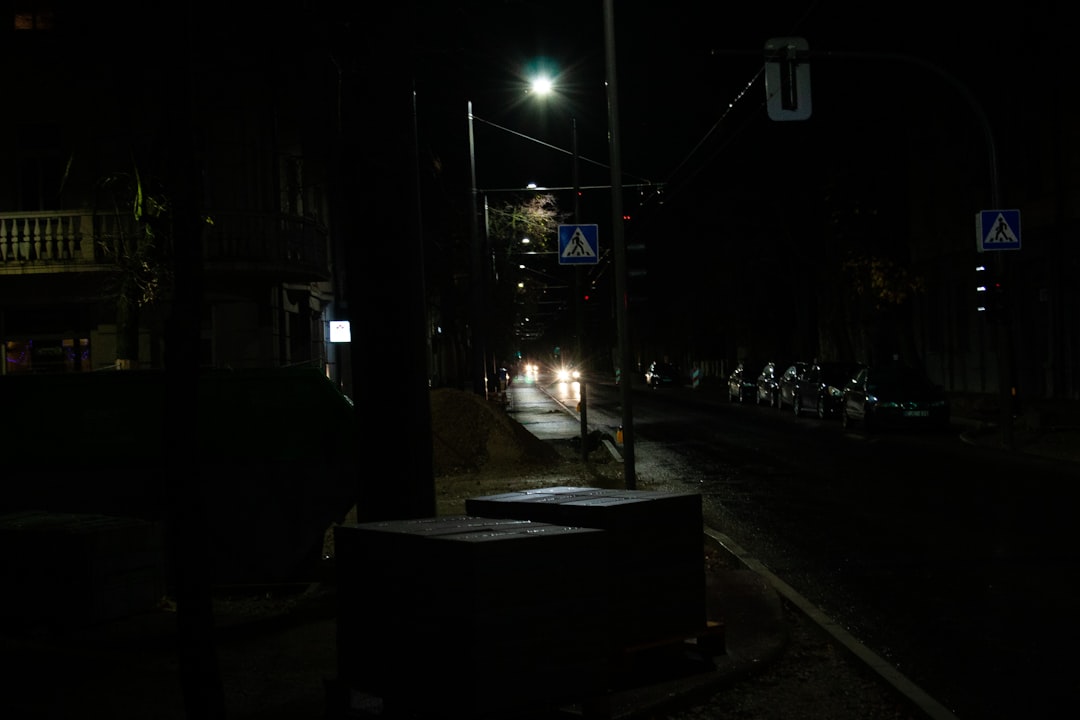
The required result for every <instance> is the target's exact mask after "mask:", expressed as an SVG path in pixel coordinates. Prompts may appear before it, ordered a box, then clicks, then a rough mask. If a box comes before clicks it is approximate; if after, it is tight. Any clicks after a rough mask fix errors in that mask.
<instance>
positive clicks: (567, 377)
mask: <svg viewBox="0 0 1080 720" xmlns="http://www.w3.org/2000/svg"><path fill="white" fill-rule="evenodd" d="M580 379H581V372H580V371H579V370H578V369H577V368H572V367H568V366H566V365H563V366H562V367H560V368H556V370H555V380H556V381H557V382H577V381H578V380H580Z"/></svg>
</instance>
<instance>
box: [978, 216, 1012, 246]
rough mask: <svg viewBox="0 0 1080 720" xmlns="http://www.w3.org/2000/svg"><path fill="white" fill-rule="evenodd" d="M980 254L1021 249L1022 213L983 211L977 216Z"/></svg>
mask: <svg viewBox="0 0 1080 720" xmlns="http://www.w3.org/2000/svg"><path fill="white" fill-rule="evenodd" d="M975 233H976V236H977V239H978V250H979V252H986V251H987V250H1019V249H1020V211H1019V210H982V211H981V212H979V213H978V214H976V215H975Z"/></svg>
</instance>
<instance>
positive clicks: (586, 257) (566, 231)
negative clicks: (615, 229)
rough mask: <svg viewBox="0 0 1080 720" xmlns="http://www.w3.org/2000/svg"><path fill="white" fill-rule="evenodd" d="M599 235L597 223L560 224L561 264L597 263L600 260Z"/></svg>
mask: <svg viewBox="0 0 1080 720" xmlns="http://www.w3.org/2000/svg"><path fill="white" fill-rule="evenodd" d="M599 236H600V233H599V230H598V228H597V226H596V225H560V226H559V264H560V265H596V264H597V263H598V262H599V261H600V240H599Z"/></svg>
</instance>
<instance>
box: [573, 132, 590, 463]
mask: <svg viewBox="0 0 1080 720" xmlns="http://www.w3.org/2000/svg"><path fill="white" fill-rule="evenodd" d="M570 135H571V137H570V146H571V148H572V150H573V152H574V170H573V180H574V224H575V225H579V224H581V182H580V180H579V179H578V143H577V118H573V119H572V120H571V121H570ZM583 272H584V268H582V267H581V266H580V265H578V266H577V267H575V268H574V288H575V292H576V293H577V296H576V298H575V299H574V302H575V304H576V307H577V313H576V314H577V318H576V319H577V356H578V363H577V364H578V367H580V368H581V369H582V370H581V377H580V378H579V379H578V393H579V395H580V396H581V397H580V399H579V400H578V402H579V407H578V416H579V417H580V418H581V459H582V461H586V460H588V459H589V410H588V404H587V401H586V392H585V386H586V382H585V374H586V373H585V364H584V362H583V360H584V359H585V339H584V337H583V336H584V333H585V321H584V318H583V317H582V316H583V315H584V314H585V303H584V301H583V298H582V296H583V294H584V283H583V282H582V279H581V277H582V274H583Z"/></svg>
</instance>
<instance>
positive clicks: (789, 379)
mask: <svg viewBox="0 0 1080 720" xmlns="http://www.w3.org/2000/svg"><path fill="white" fill-rule="evenodd" d="M809 366H810V364H809V363H805V362H795V363H792V364H791V365H788V366H787V369H786V370H784V374H783V375H781V376H780V383H779V385H778V386H777V389H776V407H777V408H779V409H780V410H783V409H784V408H785V407H788V406H790V405H791V398H792V396H793V395H794V394H795V386H796V385H797V384H798V382H799V381H800V380H802V376H803V373H805V372H806V368H808V367H809Z"/></svg>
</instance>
